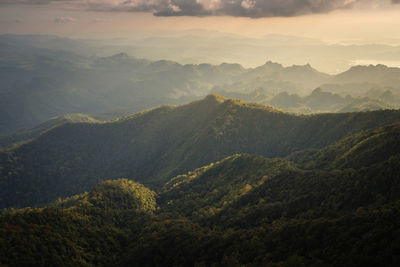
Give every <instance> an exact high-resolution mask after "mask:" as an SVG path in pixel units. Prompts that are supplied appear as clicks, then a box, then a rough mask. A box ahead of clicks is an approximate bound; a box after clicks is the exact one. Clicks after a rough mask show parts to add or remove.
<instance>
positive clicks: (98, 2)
mask: <svg viewBox="0 0 400 267" xmlns="http://www.w3.org/2000/svg"><path fill="white" fill-rule="evenodd" d="M390 1H391V3H392V4H398V3H400V0H386V3H389V2H390ZM53 2H64V3H69V4H71V5H73V4H75V5H80V6H81V7H82V8H85V9H88V10H94V11H109V12H122V11H123V12H152V13H153V14H154V15H155V16H210V15H214V16H235V17H253V18H261V17H277V16H280V17H282V16H283V17H290V16H298V15H304V14H317V13H328V12H331V11H334V10H338V9H347V8H353V7H355V6H357V5H358V4H366V5H368V3H371V2H373V0H0V4H15V3H17V4H48V3H53ZM374 2H375V3H376V0H375V1H374ZM383 2H385V1H383Z"/></svg>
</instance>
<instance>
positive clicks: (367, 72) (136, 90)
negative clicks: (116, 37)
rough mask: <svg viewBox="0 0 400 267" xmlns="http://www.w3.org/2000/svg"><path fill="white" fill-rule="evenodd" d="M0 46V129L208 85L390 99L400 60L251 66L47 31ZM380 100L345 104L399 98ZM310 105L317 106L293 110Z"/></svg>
mask: <svg viewBox="0 0 400 267" xmlns="http://www.w3.org/2000/svg"><path fill="white" fill-rule="evenodd" d="M0 47H1V48H2V49H1V50H0V51H1V52H0V78H1V79H0V81H1V82H0V88H1V89H0V135H6V134H10V133H14V132H15V131H20V130H27V129H30V128H32V127H35V126H37V125H38V124H40V123H43V122H45V121H47V120H49V119H51V118H53V117H55V116H62V115H65V114H75V113H84V114H92V115H93V114H94V115H96V116H97V115H98V114H105V113H107V114H110V115H111V117H118V116H121V115H128V114H131V113H132V112H138V111H141V110H144V109H148V108H154V107H157V106H160V105H163V104H173V105H175V104H183V103H186V102H188V101H192V100H195V99H199V98H201V97H204V96H206V95H207V94H209V93H210V92H213V93H218V94H223V93H222V92H228V93H229V94H232V93H235V94H236V95H238V96H239V97H240V96H242V95H244V94H250V93H252V92H254V90H259V89H260V88H261V89H262V90H263V91H265V94H266V95H267V96H268V97H272V96H275V95H277V94H279V93H281V92H283V91H286V92H288V93H289V94H298V95H299V96H301V97H303V96H305V95H307V94H310V93H311V92H312V91H313V90H314V89H315V88H317V87H320V88H321V89H322V90H324V91H329V92H332V93H339V94H342V95H343V94H344V96H346V95H351V96H353V97H361V98H363V97H367V96H368V93H369V92H370V91H371V90H375V91H376V90H380V91H382V92H386V91H390V92H391V94H392V95H393V96H394V98H395V99H399V95H400V89H399V79H398V77H399V75H398V74H399V68H389V67H386V66H383V65H376V66H372V65H370V66H356V67H352V68H350V69H349V70H348V71H345V72H343V73H340V74H337V75H329V74H326V73H322V72H319V71H317V70H316V69H314V68H312V67H311V66H310V65H308V64H307V65H293V66H289V67H285V66H283V65H281V64H278V63H273V62H271V61H268V62H267V63H266V64H264V65H262V66H259V67H256V68H244V67H243V66H241V65H239V64H228V63H222V64H219V65H211V64H186V65H182V64H179V63H176V62H174V61H168V60H158V61H151V60H147V59H138V58H134V57H131V56H129V55H128V54H126V53H117V54H114V55H112V56H100V55H99V54H101V53H100V52H98V53H97V52H96V51H98V48H99V46H98V45H95V44H93V42H89V41H85V42H84V41H76V40H70V39H66V38H56V37H51V36H18V35H17V36H14V35H2V36H0ZM90 51H91V52H90ZM369 97H370V98H371V96H369ZM389 99H390V98H389ZM243 100H249V99H245V98H243ZM376 100H379V99H376ZM251 101H254V100H251ZM379 101H381V102H382V100H379ZM381 102H379V103H377V102H376V101H375V100H374V101H373V103H372V104H371V103H368V104H366V103H363V105H362V106H361V107H358V106H357V105H356V106H354V105H352V106H349V107H347V108H345V109H344V111H357V110H365V109H377V108H388V107H394V108H396V107H398V105H399V103H398V102H399V101H396V102H395V103H391V102H390V101H389V102H386V101H383V102H384V103H381ZM262 103H267V102H265V99H264V102H262ZM267 104H270V103H267ZM287 111H292V110H287ZM314 111H316V112H317V111H318V110H314V109H312V108H311V109H308V108H307V107H305V108H301V109H298V110H296V112H304V113H309V112H314ZM328 111H331V112H334V111H335V112H336V111H337V110H332V109H329V110H328ZM112 114H114V115H113V116H112Z"/></svg>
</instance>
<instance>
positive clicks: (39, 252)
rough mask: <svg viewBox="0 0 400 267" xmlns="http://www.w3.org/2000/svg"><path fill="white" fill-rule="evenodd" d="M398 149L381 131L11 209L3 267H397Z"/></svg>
mask: <svg viewBox="0 0 400 267" xmlns="http://www.w3.org/2000/svg"><path fill="white" fill-rule="evenodd" d="M224 101H227V100H224ZM195 104H199V103H195ZM191 105H193V104H191ZM236 105H238V104H237V103H236ZM189 106H190V105H189ZM241 106H242V107H245V108H251V109H254V108H258V109H259V108H260V107H258V106H256V107H254V106H248V104H244V103H241ZM186 108H187V106H186ZM263 111H264V110H263ZM268 112H276V111H271V110H268ZM278 114H280V113H278ZM353 116H356V114H353ZM357 116H361V115H360V114H358V115H357ZM139 117H140V116H139ZM186 126H188V125H186ZM364 127H365V126H364ZM39 139H40V138H39ZM399 141H400V124H399V123H394V124H387V125H385V126H382V127H376V128H371V129H368V130H364V131H358V132H357V133H354V134H351V135H346V136H345V137H343V138H340V139H339V140H338V141H332V142H331V143H330V144H328V145H326V146H323V145H320V146H322V147H321V148H314V147H312V146H310V148H307V149H304V150H301V151H296V152H293V153H287V155H286V154H285V156H282V157H264V156H260V155H251V154H243V153H241V154H234V155H231V156H228V157H226V158H223V159H221V160H219V161H216V162H213V163H210V164H208V165H205V166H203V167H200V168H197V169H193V170H191V171H188V172H183V174H179V175H177V176H175V177H173V178H171V179H167V181H166V182H165V183H163V185H161V186H159V187H154V190H152V189H149V188H148V187H145V186H144V185H142V184H140V183H138V182H133V181H131V180H128V179H112V180H106V181H102V182H100V183H98V184H97V185H94V186H92V187H91V189H90V190H88V191H87V192H82V193H80V194H76V195H74V196H70V197H66V198H58V199H57V200H55V201H54V202H53V203H51V204H49V205H47V206H46V207H37V208H31V207H27V208H22V209H11V208H8V209H5V210H4V211H3V214H2V216H1V217H0V253H1V254H0V259H1V260H0V261H1V262H0V263H1V264H2V265H3V266H72V265H77V266H398V265H399V264H400V257H399V256H398V255H399V253H398V252H399V250H400V230H399V229H400V227H399V226H400V225H399V222H400V180H399V177H400V165H399V164H398V162H399V160H400V153H399V151H400V149H399V143H400V142H399ZM315 144H318V143H315ZM314 146H315V147H317V145H314ZM8 160H9V161H12V159H10V158H9V159H8ZM14 163H15V162H14ZM10 166H11V165H10ZM16 166H17V165H16ZM143 181H145V180H143ZM161 181H162V180H160V183H161ZM43 192H45V191H43Z"/></svg>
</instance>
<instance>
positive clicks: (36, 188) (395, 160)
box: [0, 2, 400, 267]
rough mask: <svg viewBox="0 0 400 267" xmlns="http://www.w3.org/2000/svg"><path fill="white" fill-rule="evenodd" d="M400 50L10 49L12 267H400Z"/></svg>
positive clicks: (1, 166) (4, 258)
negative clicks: (387, 62)
mask: <svg viewBox="0 0 400 267" xmlns="http://www.w3.org/2000/svg"><path fill="white" fill-rule="evenodd" d="M24 3H25V2H24ZM182 3H183V2H182ZM242 3H243V2H242ZM246 3H247V2H246ZM307 3H308V2H307ZM126 4H132V3H130V2H129V3H128V2H127V3H126ZM40 7H42V6H40ZM222 41H223V42H222ZM221 44H224V45H221ZM216 48H218V49H216ZM398 49H399V48H398V47H397V46H389V45H379V46H376V45H361V46H352V45H327V44H325V43H323V42H320V41H317V40H313V39H307V38H297V37H290V36H280V35H269V36H266V37H265V38H258V39H255V38H242V37H239V36H234V35H229V34H228V35H226V36H221V34H218V33H215V32H207V31H206V32H199V31H193V32H185V33H184V34H183V35H182V34H177V35H176V36H171V35H168V34H165V35H160V36H157V37H154V36H153V37H151V38H139V37H138V38H135V39H134V40H133V41H132V40H125V39H119V40H108V41H104V40H102V41H100V40H98V41H94V40H72V39H67V38H60V37H55V36H41V35H1V36H0V209H1V214H0V265H1V266H163V267H164V266H400V257H399V256H398V255H399V253H398V251H399V248H400V230H399V229H400V180H399V177H400V164H399V162H400V161H399V160H400V109H399V107H400V68H397V67H389V66H385V65H382V64H378V65H364V66H350V65H351V64H350V63H349V62H350V61H351V60H360V61H362V60H368V59H371V60H372V59H377V60H379V59H380V60H384V59H391V60H392V62H393V61H396V60H397V59H400V58H398V55H399V53H398ZM295 55H296V56H295ZM265 61H266V63H265ZM205 62H207V63H205ZM225 62H231V63H225ZM276 62H279V63H276ZM239 63H241V64H239ZM308 63H310V64H308ZM249 65H251V67H249ZM320 66H324V67H323V68H319V67H320ZM333 69H335V70H337V69H340V71H337V73H333V72H334V71H333Z"/></svg>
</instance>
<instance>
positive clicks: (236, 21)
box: [0, 0, 400, 44]
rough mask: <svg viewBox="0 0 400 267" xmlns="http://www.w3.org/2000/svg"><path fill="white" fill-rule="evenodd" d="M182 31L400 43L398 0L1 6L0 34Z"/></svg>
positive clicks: (8, 0)
mask: <svg viewBox="0 0 400 267" xmlns="http://www.w3.org/2000/svg"><path fill="white" fill-rule="evenodd" d="M188 29H203V30H213V31H220V32H228V33H234V34H238V35H244V36H251V37H262V36H264V35H266V34H287V35H295V36H303V37H312V38H318V39H321V40H324V41H328V42H347V43H387V44H400V0H0V34H5V33H11V34H56V35H60V36H66V37H71V38H115V37H125V38H134V37H137V36H142V35H144V34H161V33H166V32H173V31H182V30H188Z"/></svg>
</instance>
